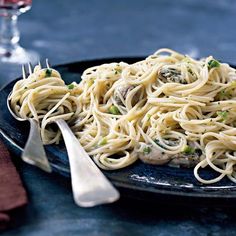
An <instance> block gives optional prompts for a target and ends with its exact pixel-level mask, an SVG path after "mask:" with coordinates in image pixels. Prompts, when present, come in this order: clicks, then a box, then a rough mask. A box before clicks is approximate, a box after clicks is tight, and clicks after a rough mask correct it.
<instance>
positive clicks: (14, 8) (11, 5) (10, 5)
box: [0, 0, 39, 64]
mask: <svg viewBox="0 0 236 236" xmlns="http://www.w3.org/2000/svg"><path fill="white" fill-rule="evenodd" d="M31 5H32V0H0V16H2V25H1V28H0V62H9V63H19V64H24V63H27V62H31V63H36V62H37V61H38V59H39V56H38V54H37V53H36V52H34V51H26V50H25V49H24V48H22V47H21V46H20V45H19V40H20V33H19V30H18V28H17V19H18V16H19V15H20V14H21V13H25V12H26V11H28V10H29V9H30V8H31Z"/></svg>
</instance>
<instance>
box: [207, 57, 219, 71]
mask: <svg viewBox="0 0 236 236" xmlns="http://www.w3.org/2000/svg"><path fill="white" fill-rule="evenodd" d="M219 66H220V63H219V62H218V61H217V60H214V59H213V60H210V61H209V62H208V68H209V69H212V68H215V67H219Z"/></svg>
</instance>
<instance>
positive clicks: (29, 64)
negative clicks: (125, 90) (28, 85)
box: [22, 58, 51, 79]
mask: <svg viewBox="0 0 236 236" xmlns="http://www.w3.org/2000/svg"><path fill="white" fill-rule="evenodd" d="M45 64H46V67H47V68H48V69H49V68H51V66H50V63H49V61H48V58H46V63H45ZM38 65H39V67H40V68H42V64H41V62H40V61H38ZM27 67H28V71H27V69H26V68H27ZM27 67H26V65H22V76H23V79H26V78H27V77H28V76H29V75H31V74H32V73H33V66H32V64H31V63H30V62H29V63H28V64H27Z"/></svg>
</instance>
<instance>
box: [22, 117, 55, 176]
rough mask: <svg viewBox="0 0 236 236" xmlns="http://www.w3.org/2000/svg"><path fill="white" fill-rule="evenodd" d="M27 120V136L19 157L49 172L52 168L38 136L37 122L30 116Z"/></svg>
mask: <svg viewBox="0 0 236 236" xmlns="http://www.w3.org/2000/svg"><path fill="white" fill-rule="evenodd" d="M29 122H30V132H29V137H28V140H27V142H26V145H25V148H24V151H23V152H22V156H21V157H22V159H23V160H24V161H25V162H27V163H29V164H31V165H35V166H37V167H39V168H41V169H42V170H44V171H47V172H51V171H52V170H51V167H50V165H49V162H48V159H47V156H46V153H45V151H44V147H43V142H42V139H41V137H40V133H39V126H38V122H37V121H36V120H34V119H32V118H30V119H29Z"/></svg>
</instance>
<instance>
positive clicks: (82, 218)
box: [0, 0, 236, 236]
mask: <svg viewBox="0 0 236 236" xmlns="http://www.w3.org/2000/svg"><path fill="white" fill-rule="evenodd" d="M235 22H236V1H234V0H131V1H127V0H119V1H114V0H113V1H111V0H99V1H98V0H97V1H96V0H84V1H82V0H79V1H76V0H67V1H63V0H53V1H47V0H33V7H32V9H31V10H30V11H29V12H27V13H26V14H23V15H22V16H20V18H19V28H20V31H21V36H22V38H21V44H22V46H24V47H25V48H27V49H33V50H35V51H37V52H38V53H39V54H40V56H41V58H42V59H45V58H49V60H50V62H51V64H60V63H65V62H72V61H76V60H84V59H94V58H103V57H115V56H143V55H148V54H151V53H153V52H154V51H155V50H157V49H159V48H161V47H168V48H172V49H175V50H178V51H180V52H181V53H186V54H189V55H190V56H194V57H203V56H207V55H209V54H212V55H214V57H215V58H217V59H219V60H221V61H227V62H230V63H232V64H236V32H235ZM20 71H21V68H20V66H19V65H7V64H0V85H1V86H2V85H3V84H5V83H7V82H9V81H10V80H13V79H15V78H16V77H17V76H19V75H20ZM15 159H16V158H15ZM17 168H18V169H19V172H20V174H21V176H22V179H23V182H24V184H25V187H26V189H27V192H28V196H29V200H30V203H29V205H28V206H27V207H26V208H25V209H23V210H21V211H19V212H16V213H15V214H14V216H13V218H14V221H13V223H12V228H11V229H10V230H8V231H6V232H5V233H3V234H2V235H22V236H27V235H33V236H34V235H35V236H41V235H42V236H44V235H66V234H67V235H86V234H87V235H89V236H90V235H92V236H93V235H94V236H95V235H96V236H97V235H98V236H100V235H122V236H125V235H137V236H139V235H161V236H165V235H234V234H235V231H236V226H235V225H236V224H235V222H236V217H235V208H234V207H235V206H234V204H232V209H230V208H227V209H223V208H219V207H218V208H216V207H213V208H212V207H211V208H208V207H194V206H192V207H181V206H179V207H173V206H171V204H170V203H168V202H166V203H165V204H158V202H156V205H155V206H153V205H152V204H150V203H148V199H147V203H145V202H138V201H134V200H129V199H126V198H123V199H121V201H119V202H117V203H115V204H113V205H106V206H99V207H96V208H92V209H82V208H79V207H76V206H75V204H74V203H73V199H72V194H71V189H70V182H69V180H67V179H65V178H63V177H60V176H58V175H56V174H52V175H48V174H45V173H43V172H42V171H40V170H38V169H36V168H34V167H31V166H29V165H26V164H24V163H22V162H20V161H17Z"/></svg>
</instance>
